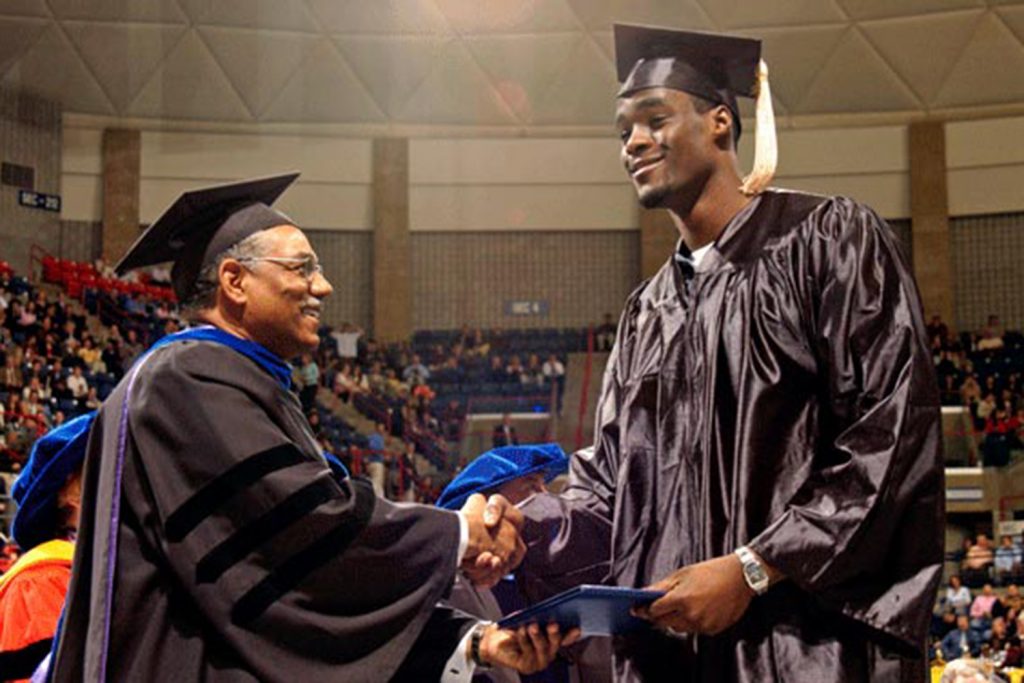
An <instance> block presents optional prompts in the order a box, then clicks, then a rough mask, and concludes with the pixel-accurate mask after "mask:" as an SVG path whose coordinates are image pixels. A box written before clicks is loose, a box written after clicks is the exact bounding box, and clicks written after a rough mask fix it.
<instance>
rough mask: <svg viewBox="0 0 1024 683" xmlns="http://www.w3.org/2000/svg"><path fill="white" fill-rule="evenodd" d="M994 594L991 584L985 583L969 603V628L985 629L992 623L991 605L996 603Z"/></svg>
mask: <svg viewBox="0 0 1024 683" xmlns="http://www.w3.org/2000/svg"><path fill="white" fill-rule="evenodd" d="M996 600H997V598H996V594H995V593H994V592H993V591H992V584H990V583H986V584H985V585H984V586H982V588H981V593H979V594H978V595H977V596H975V598H974V602H972V603H971V609H970V611H969V612H968V614H969V615H970V617H971V628H973V629H976V630H978V631H986V630H988V628H989V626H990V625H991V624H992V607H993V605H995V604H996Z"/></svg>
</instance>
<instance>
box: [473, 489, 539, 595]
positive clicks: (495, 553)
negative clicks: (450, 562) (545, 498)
mask: <svg viewBox="0 0 1024 683" xmlns="http://www.w3.org/2000/svg"><path fill="white" fill-rule="evenodd" d="M459 514H461V515H462V516H463V517H464V518H465V519H466V521H467V522H468V526H469V545H468V546H467V548H466V554H465V555H464V556H463V558H462V566H461V569H462V571H463V573H465V574H466V576H467V577H468V578H469V580H470V581H472V582H473V584H475V585H477V586H483V587H486V588H490V587H492V586H494V585H496V584H497V583H498V581H500V580H501V577H502V576H504V575H506V574H508V573H509V572H510V571H512V570H513V569H515V568H516V567H517V566H518V565H519V563H520V562H522V560H523V556H524V555H525V554H526V545H525V544H524V543H523V540H522V538H520V535H519V532H520V530H521V529H522V527H523V513H521V512H520V511H519V510H518V509H517V508H516V507H515V506H514V505H512V504H511V503H509V502H508V500H506V499H505V497H504V496H500V495H494V496H491V497H490V498H487V499H485V498H484V497H483V496H482V495H480V494H478V493H477V494H473V495H472V496H470V497H469V499H468V500H467V501H466V504H465V505H463V506H462V509H461V510H460V511H459Z"/></svg>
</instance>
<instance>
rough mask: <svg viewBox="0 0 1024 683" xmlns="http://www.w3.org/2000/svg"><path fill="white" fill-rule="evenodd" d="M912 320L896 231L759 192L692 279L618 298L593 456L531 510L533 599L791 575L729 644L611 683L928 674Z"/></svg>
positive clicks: (936, 553) (926, 452)
mask: <svg viewBox="0 0 1024 683" xmlns="http://www.w3.org/2000/svg"><path fill="white" fill-rule="evenodd" d="M920 309H921V305H920V301H919V297H918V294H917V291H916V287H915V285H914V282H913V280H912V278H911V276H910V274H909V272H908V269H907V266H906V264H905V262H904V259H903V257H902V255H901V254H900V252H899V249H898V248H897V246H896V244H895V241H894V237H893V235H892V233H891V231H890V229H889V228H888V226H887V225H886V224H885V223H884V221H882V220H881V219H880V218H879V217H878V216H877V215H875V214H874V213H873V212H872V211H871V210H870V209H868V208H866V207H864V206H861V205H859V204H857V203H855V202H853V201H851V200H849V199H845V198H837V197H831V198H829V197H821V196H812V195H807V194H802V193H796V192H784V191H769V192H766V193H764V194H762V195H760V196H759V197H758V198H756V199H754V200H753V201H752V202H751V203H750V204H749V205H748V206H746V207H745V208H744V209H743V210H742V211H741V212H740V213H739V214H738V215H737V216H736V217H734V218H733V220H732V221H730V223H729V224H728V225H727V226H726V228H725V229H724V231H723V233H722V234H721V235H720V236H719V239H718V240H717V241H716V243H715V245H714V246H713V247H712V248H711V249H710V250H709V251H708V252H707V253H706V254H705V256H704V259H703V260H702V262H701V263H700V264H699V265H698V266H697V268H696V269H695V272H694V270H693V269H692V267H691V268H690V269H689V270H687V269H686V268H684V267H683V266H682V265H681V264H680V263H679V262H677V260H676V259H675V258H674V257H673V258H672V259H670V260H669V262H668V263H666V264H665V265H664V266H663V267H662V268H661V270H660V271H659V272H658V273H657V274H656V275H655V276H654V277H653V278H652V279H650V280H649V281H647V282H645V283H643V284H642V285H641V286H640V287H639V288H638V289H637V290H636V291H635V292H634V293H633V294H632V295H631V296H630V297H629V300H628V302H627V303H626V307H625V311H624V312H623V314H622V318H621V321H620V324H619V329H618V333H617V339H616V343H615V347H614V349H613V351H612V353H611V356H610V358H609V361H608V366H607V369H606V372H605V376H604V381H603V387H602V392H601V396H600V399H599V403H598V406H597V424H596V428H595V429H596V431H595V444H594V446H595V448H594V450H593V451H592V452H584V453H582V454H578V455H577V456H576V457H574V458H573V459H572V460H573V462H572V465H571V469H570V484H569V486H568V488H567V489H566V491H565V492H564V493H563V495H562V497H560V498H555V497H551V496H538V497H536V498H535V499H533V500H532V501H529V502H527V503H526V504H524V505H523V510H524V513H525V514H526V517H527V525H526V529H525V533H526V535H527V541H528V554H527V559H526V561H525V564H524V567H523V568H522V569H521V570H520V573H525V574H528V575H529V576H527V577H526V579H525V581H524V583H525V585H526V586H527V587H528V589H529V590H530V591H531V593H532V597H535V598H537V597H543V595H544V594H545V589H549V590H548V591H547V592H553V591H554V590H559V589H562V588H565V587H566V581H565V579H564V578H563V577H564V576H570V577H572V576H576V577H584V578H587V579H593V578H595V577H596V576H598V575H599V574H600V571H601V569H602V567H603V565H602V563H608V564H607V565H604V566H607V568H608V572H607V573H608V579H607V580H608V581H609V582H610V583H612V584H616V585H621V586H631V587H641V586H646V585H649V584H651V583H653V582H655V581H657V580H659V579H662V578H664V577H665V576H667V575H668V574H670V573H672V572H673V571H674V570H676V569H677V568H679V567H682V566H684V565H689V564H693V563H697V562H700V561H702V560H708V559H711V558H714V557H718V556H722V555H726V554H728V553H731V552H732V551H733V550H734V549H735V548H737V547H738V546H740V545H744V544H746V545H748V546H750V547H751V548H752V549H754V550H755V551H756V552H757V553H758V554H759V555H760V556H761V557H762V558H763V559H764V560H765V561H766V562H768V563H769V564H770V565H772V566H774V567H777V568H778V569H780V570H781V571H782V572H783V573H784V574H785V575H786V576H787V577H788V580H786V581H784V582H781V583H779V584H776V585H775V586H774V587H772V588H771V589H769V591H768V592H767V593H766V594H765V595H763V596H760V597H755V598H754V599H753V600H752V602H751V603H750V607H749V609H748V610H747V612H746V613H745V615H744V616H743V617H742V619H741V620H740V621H739V622H738V623H737V624H736V625H735V626H733V627H732V628H730V629H729V630H727V631H726V632H725V633H723V634H720V635H718V636H715V637H711V636H701V637H696V636H683V637H670V636H668V635H665V634H662V633H659V632H651V633H648V634H646V635H643V636H638V637H635V638H632V639H629V640H626V639H622V640H619V641H618V642H617V644H616V647H617V653H616V659H617V661H616V666H617V676H618V678H619V680H646V681H662V680H664V681H709V682H710V681H716V682H722V681H725V682H728V681H807V682H808V683H821V682H823V681H829V682H830V683H834V682H839V681H865V680H875V681H888V680H923V679H924V675H925V664H924V661H923V660H922V659H915V658H920V657H922V656H923V653H924V643H925V637H926V634H927V628H928V619H929V615H930V613H931V606H932V603H933V601H934V598H935V591H936V589H937V586H938V582H939V580H940V574H941V563H942V557H943V525H944V517H943V515H944V512H943V509H944V508H943V502H944V488H943V469H942V464H941V450H940V422H939V408H938V390H937V384H936V380H935V376H934V372H933V368H932V360H931V356H930V354H929V352H928V349H927V345H926V336H925V332H924V325H923V322H922V317H921V310H920ZM602 533H606V534H607V536H606V538H607V542H608V543H609V544H610V548H609V549H608V554H607V555H604V556H602V552H603V550H604V548H603V547H602V545H601V542H600V540H599V539H600V535H601V534H602ZM588 548H589V549H593V552H587V549H588Z"/></svg>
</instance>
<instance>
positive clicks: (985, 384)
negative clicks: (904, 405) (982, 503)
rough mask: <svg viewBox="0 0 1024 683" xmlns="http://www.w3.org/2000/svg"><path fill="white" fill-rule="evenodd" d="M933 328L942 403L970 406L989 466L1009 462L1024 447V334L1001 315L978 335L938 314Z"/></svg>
mask: <svg viewBox="0 0 1024 683" xmlns="http://www.w3.org/2000/svg"><path fill="white" fill-rule="evenodd" d="M927 328H928V337H929V339H930V342H931V348H932V353H933V356H934V359H935V371H936V374H937V376H938V380H939V390H940V395H941V401H942V404H943V405H945V406H963V407H964V408H966V409H967V411H968V412H969V414H970V422H971V424H970V428H971V429H972V430H973V432H974V435H976V436H978V437H979V438H980V439H981V453H982V458H983V459H984V464H985V465H991V466H1000V465H1005V464H1006V463H1007V462H1008V461H1009V458H1010V453H1011V451H1013V450H1015V449H1019V448H1024V334H1021V333H1020V332H1014V331H1008V330H1005V329H1004V328H1003V326H1002V323H1001V322H1000V320H999V317H998V316H996V315H990V316H989V317H988V322H987V323H986V325H985V327H984V328H982V330H981V331H980V332H977V333H967V332H964V333H959V334H958V333H956V332H955V331H954V330H953V329H952V328H950V327H949V326H948V325H947V324H946V323H945V322H943V320H942V318H941V317H940V316H937V315H936V316H933V317H932V319H931V321H930V322H929V323H928V325H927ZM965 464H971V465H973V464H978V463H974V462H970V463H965Z"/></svg>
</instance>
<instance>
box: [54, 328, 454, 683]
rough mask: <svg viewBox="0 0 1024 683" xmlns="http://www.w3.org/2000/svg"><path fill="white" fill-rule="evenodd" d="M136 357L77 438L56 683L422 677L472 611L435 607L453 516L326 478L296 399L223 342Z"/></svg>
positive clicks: (434, 674) (447, 568)
mask: <svg viewBox="0 0 1024 683" xmlns="http://www.w3.org/2000/svg"><path fill="white" fill-rule="evenodd" d="M140 363H141V366H139V368H138V371H137V376H135V378H134V382H132V374H131V373H129V375H128V376H127V377H126V379H125V380H123V381H122V382H121V383H120V384H119V386H118V387H117V388H116V389H115V390H114V392H113V393H112V394H111V396H110V397H109V398H108V399H107V400H106V401H105V403H104V406H103V408H102V409H101V410H100V414H99V416H98V418H97V422H96V425H95V426H94V428H93V431H92V433H91V435H90V440H89V446H88V454H87V456H86V465H85V481H84V486H83V495H82V500H83V503H84V506H83V511H82V524H81V527H80V530H79V538H78V554H77V555H76V557H75V564H74V570H73V574H72V581H71V586H70V589H69V599H68V605H67V611H66V614H65V620H64V624H63V629H62V633H61V637H60V641H59V647H58V651H57V656H56V662H55V665H54V680H55V681H57V682H60V683H64V682H67V683H71V682H74V683H80V682H81V681H90V682H91V681H98V680H110V681H146V682H147V683H157V682H159V681H168V682H170V681H174V682H176V683H177V682H181V681H208V682H221V681H231V682H235V681H331V680H333V681H387V680H403V679H404V680H418V681H426V680H438V679H439V677H440V675H441V669H442V668H443V666H444V663H445V661H446V660H447V658H448V657H449V656H450V655H451V653H452V651H453V650H454V649H455V646H456V644H457V643H458V641H459V639H460V637H461V636H462V635H463V634H464V633H465V632H466V631H467V630H468V628H469V626H470V625H471V623H472V622H471V621H469V620H468V619H464V618H458V617H455V616H452V613H451V612H450V611H449V610H442V609H435V607H434V606H435V603H436V602H437V600H438V599H439V598H441V597H442V595H443V594H444V593H445V592H446V591H447V590H448V588H449V587H450V586H451V583H452V580H453V577H454V574H455V570H456V566H455V564H456V554H457V550H458V541H459V522H458V519H457V517H456V515H455V514H454V513H452V512H450V511H446V510H439V509H436V508H432V507H425V506H408V505H406V506H403V505H394V504H391V503H389V502H387V501H385V500H381V499H377V498H376V497H375V496H374V495H373V492H372V489H371V487H370V485H369V484H368V483H367V482H365V481H364V480H359V479H340V478H337V477H335V476H333V475H332V472H331V471H330V470H329V468H328V465H327V463H326V461H325V460H324V458H323V456H322V455H321V454H320V451H319V449H318V447H317V444H316V440H315V438H314V436H313V434H312V431H311V430H310V427H309V425H308V422H307V421H306V419H305V417H304V415H303V413H302V411H301V408H300V405H299V401H298V399H297V397H296V396H295V395H294V393H292V392H290V391H288V390H286V389H285V388H284V387H282V385H281V383H280V381H279V379H275V377H274V376H272V374H270V373H269V372H267V371H266V369H265V368H264V367H262V366H261V365H260V364H259V363H257V362H254V360H253V359H252V358H250V357H247V356H246V355H243V354H241V353H239V352H238V351H236V350H235V349H233V348H229V347H228V346H224V345H222V344H220V343H214V342H209V341H179V342H174V343H169V344H166V345H164V346H163V347H161V348H157V349H155V350H154V351H152V352H151V353H150V354H149V355H148V356H147V357H146V358H144V359H143V360H142V361H140ZM129 386H130V388H129ZM128 394H130V395H128ZM126 395H128V400H127V403H126V401H125V399H126ZM125 405H127V411H125V410H124V409H123V407H124V406H125ZM120 447H123V449H124V451H123V452H124V463H123V471H121V472H120V473H119V472H118V467H117V457H116V455H117V454H118V452H119V448H120ZM118 479H120V482H118ZM118 488H120V494H119V495H115V494H114V493H113V492H115V491H117V490H118ZM114 506H116V507H114ZM112 519H115V520H117V523H116V525H112V524H111V520H112ZM115 543H116V563H115V564H114V565H113V568H111V567H110V565H109V563H108V560H109V557H110V555H111V553H112V552H114V550H115V548H114V544H115ZM108 607H110V613H109V616H108V614H107V608H108ZM428 621H429V622H430V623H429V625H427V624H428ZM108 628H109V639H107V638H106V637H105V632H106V631H107V629H108ZM400 665H401V667H402V668H401V669H399V667H400Z"/></svg>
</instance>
